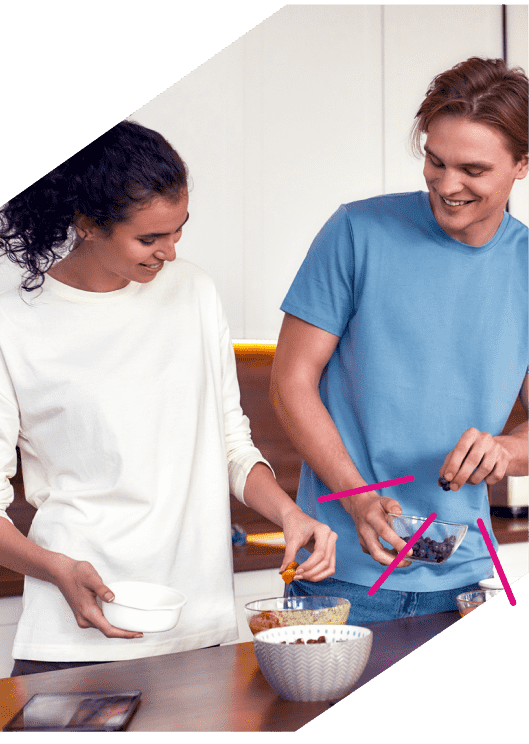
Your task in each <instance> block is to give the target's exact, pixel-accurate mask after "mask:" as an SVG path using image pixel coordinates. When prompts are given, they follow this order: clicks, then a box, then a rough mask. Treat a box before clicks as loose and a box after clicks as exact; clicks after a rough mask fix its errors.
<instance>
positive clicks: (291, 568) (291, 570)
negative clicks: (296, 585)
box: [281, 561, 299, 584]
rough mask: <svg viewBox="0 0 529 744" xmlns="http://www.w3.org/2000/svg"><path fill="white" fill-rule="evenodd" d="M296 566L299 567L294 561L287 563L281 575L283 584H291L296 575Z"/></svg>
mask: <svg viewBox="0 0 529 744" xmlns="http://www.w3.org/2000/svg"><path fill="white" fill-rule="evenodd" d="M298 566H299V563H296V561H292V563H289V564H288V566H287V567H286V568H285V570H284V571H283V573H282V574H281V576H282V578H283V581H284V582H285V584H290V583H291V582H292V580H293V578H294V576H295V574H296V568H297V567H298Z"/></svg>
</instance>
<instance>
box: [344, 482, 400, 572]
mask: <svg viewBox="0 0 529 744" xmlns="http://www.w3.org/2000/svg"><path fill="white" fill-rule="evenodd" d="M341 502H342V506H343V507H344V509H345V510H346V511H347V512H348V514H350V515H351V517H352V518H353V520H354V523H355V526H356V532H357V534H358V540H359V542H360V547H361V548H362V550H363V551H364V553H368V554H369V555H370V556H371V557H372V558H373V559H374V560H375V561H377V562H378V563H381V564H382V565H383V566H389V564H390V563H391V562H392V561H393V560H394V559H395V556H394V555H392V554H391V553H390V552H389V551H388V550H386V549H385V548H383V547H382V545H381V543H380V540H379V538H382V539H383V540H385V541H386V542H388V543H389V544H390V545H392V546H393V547H394V548H395V550H396V551H397V553H400V551H401V550H402V548H403V547H404V546H405V545H406V542H405V541H404V540H403V539H402V538H400V537H399V536H398V535H397V533H396V532H394V531H393V530H392V529H391V527H390V526H389V524H388V523H387V515H388V513H390V512H391V513H392V514H402V509H401V507H400V504H399V502H398V501H395V499H391V498H389V496H379V495H378V493H376V492H375V491H369V492H367V493H360V494H356V495H354V496H346V497H345V498H342V499H341ZM411 554H412V551H411V550H410V551H409V552H408V555H411ZM407 566H411V561H407V560H404V559H403V560H401V561H400V563H399V564H398V565H397V566H396V568H404V567H407Z"/></svg>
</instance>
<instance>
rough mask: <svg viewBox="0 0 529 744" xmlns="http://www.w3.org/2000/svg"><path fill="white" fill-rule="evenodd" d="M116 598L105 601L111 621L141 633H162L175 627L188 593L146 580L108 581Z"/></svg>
mask: <svg viewBox="0 0 529 744" xmlns="http://www.w3.org/2000/svg"><path fill="white" fill-rule="evenodd" d="M107 586H108V588H109V589H110V590H111V591H112V592H113V593H114V596H115V599H114V601H113V602H103V603H102V608H103V615H104V616H105V617H106V619H107V620H108V622H109V623H110V624H111V625H114V627H116V628H121V630H134V631H136V632H138V633H160V632H161V631H164V630H170V629H171V628H174V627H175V625H176V624H177V622H178V619H179V617H180V612H181V611H182V607H183V606H184V605H185V603H186V602H187V597H186V596H185V594H182V592H178V591H177V590H176V589H171V588H170V587H168V586H160V585H159V584H150V583H148V582H146V581H114V582H111V583H109V584H107Z"/></svg>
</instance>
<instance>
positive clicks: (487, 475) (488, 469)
mask: <svg viewBox="0 0 529 744" xmlns="http://www.w3.org/2000/svg"><path fill="white" fill-rule="evenodd" d="M507 442H508V437H505V436H504V437H493V436H492V435H491V434H488V433H487V432H481V431H478V430H477V429H475V428H471V429H467V430H466V431H465V433H464V434H463V435H462V436H461V437H460V439H459V441H458V443H457V444H456V446H455V447H454V449H453V450H452V451H451V452H449V453H448V455H447V456H446V459H445V461H444V463H443V466H442V468H441V470H440V475H441V476H442V477H443V478H446V480H447V481H450V488H451V489H452V491H457V490H458V489H459V488H461V486H462V485H463V484H464V483H467V482H468V483H472V484H473V485H477V484H478V483H481V481H483V480H484V481H485V483H487V484H488V485H490V486H492V485H494V483H498V481H500V480H501V479H502V478H503V477H504V476H505V474H506V472H507V469H508V467H509V463H510V460H511V454H510V452H509V450H508V448H507V447H506V446H505V443H507Z"/></svg>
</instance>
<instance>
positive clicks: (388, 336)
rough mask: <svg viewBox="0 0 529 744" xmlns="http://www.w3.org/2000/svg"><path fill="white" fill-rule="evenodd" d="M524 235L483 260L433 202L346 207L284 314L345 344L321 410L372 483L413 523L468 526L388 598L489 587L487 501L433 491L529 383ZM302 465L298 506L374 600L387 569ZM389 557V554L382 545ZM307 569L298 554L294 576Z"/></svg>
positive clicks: (397, 582)
mask: <svg viewBox="0 0 529 744" xmlns="http://www.w3.org/2000/svg"><path fill="white" fill-rule="evenodd" d="M527 257H528V229H527V227H526V226H525V225H523V224H522V223H520V222H518V221H517V220H515V219H514V218H513V217H511V216H510V215H508V214H505V215H504V218H503V221H502V223H501V225H500V227H499V228H498V230H497V232H496V234H495V236H494V237H493V238H492V240H490V241H489V242H488V243H486V244H485V245H482V246H479V247H474V246H470V245H466V244H464V243H461V242H459V241H457V240H455V239H453V238H451V237H450V236H449V235H447V234H446V233H445V232H444V231H443V230H442V229H441V228H440V226H439V225H438V223H437V221H436V220H435V218H434V216H433V213H432V210H431V207H430V203H429V199H428V194H427V193H425V192H415V193H405V194H392V195H387V196H381V197H377V198H372V199H367V200H364V201H358V202H353V203H351V204H346V205H342V206H341V207H340V208H339V209H338V210H337V212H336V213H335V214H334V215H333V216H332V217H331V219H330V220H329V221H328V222H327V223H326V224H325V226H324V227H323V229H322V230H321V231H320V233H319V234H318V235H317V237H316V239H315V240H314V242H313V244H312V246H311V248H310V250H309V252H308V254H307V257H306V259H305V261H304V262H303V264H302V266H301V268H300V270H299V272H298V274H297V276H296V278H295V279H294V282H293V284H292V286H291V288H290V290H289V292H288V294H287V296H286V298H285V301H284V302H283V304H282V306H281V309H282V310H283V311H284V312H287V313H290V314H291V315H295V316H296V317H298V318H301V319H303V320H305V321H307V322H308V323H311V324H312V325H314V326H317V327H319V328H322V329H323V330H325V331H328V332H329V333H332V334H334V335H336V336H339V337H340V341H339V343H338V345H337V347H336V349H335V351H334V353H333V355H332V357H331V359H330V360H329V363H328V364H327V366H326V367H325V369H324V371H323V374H322V377H321V380H320V395H321V399H322V401H323V403H324V405H325V406H326V408H327V409H328V411H329V412H330V414H331V417H332V419H333V420H334V422H335V424H336V426H337V428H338V431H339V433H340V435H341V437H342V440H343V442H344V445H345V447H346V449H347V451H348V452H349V454H350V456H351V458H352V460H353V462H354V463H355V465H356V467H357V468H358V470H359V472H360V474H361V475H362V477H363V478H364V480H365V481H366V482H367V483H378V482H381V481H386V480H391V479H394V478H400V477H403V476H406V475H413V476H414V481H412V482H409V483H406V484H403V485H400V486H394V487H391V488H388V489H384V490H383V491H380V492H379V493H380V495H381V496H382V495H384V496H391V497H392V498H394V499H396V500H397V501H398V502H399V503H400V505H401V506H402V511H403V514H411V515H415V516H424V517H427V516H428V515H429V514H430V513H431V512H435V513H436V514H437V519H439V520H441V521H444V522H459V523H464V524H467V525H468V527H469V529H468V532H467V535H466V537H465V539H464V540H463V542H462V544H461V545H460V547H459V549H458V550H457V551H456V552H455V553H454V555H453V556H452V557H451V558H450V559H449V560H448V561H447V562H446V563H444V564H441V565H433V566H429V565H425V564H422V563H413V564H412V565H411V566H410V567H409V568H401V569H396V570H395V571H393V572H392V574H391V575H390V576H389V578H388V579H387V580H386V581H385V583H384V589H394V590H400V591H413V592H415V591H437V590H438V591H442V590H445V589H452V588H456V587H460V586H465V585H467V584H471V583H474V582H476V581H479V580H480V579H483V578H486V577H489V576H492V573H493V565H492V560H491V558H490V554H489V552H488V550H487V546H486V545H485V542H484V540H483V537H482V536H481V533H480V531H479V528H478V526H477V523H476V520H477V518H478V517H481V518H482V519H483V521H484V523H485V525H486V527H487V530H488V532H489V535H491V538H492V539H493V543H494V545H495V548H496V547H497V542H496V541H495V538H494V537H493V535H492V529H491V523H490V509H489V503H488V497H487V487H486V484H485V483H484V482H482V483H481V484H479V485H477V486H476V485H471V484H468V483H467V484H465V485H464V486H463V487H462V488H460V489H459V491H457V492H453V491H449V492H446V491H444V490H443V489H441V488H440V487H439V486H438V484H437V479H438V477H439V470H440V468H441V466H442V464H443V462H444V460H445V458H446V455H447V454H448V453H449V452H450V451H451V450H452V449H453V448H454V446H455V445H456V443H457V442H458V440H459V438H460V437H461V435H462V434H463V432H464V431H466V430H467V429H469V428H470V427H476V428H477V429H478V430H480V431H485V432H489V433H490V434H492V435H493V436H494V435H498V434H500V433H501V431H502V429H503V427H504V425H505V422H506V420H507V418H508V416H509V414H510V412H511V410H512V407H513V405H514V403H515V401H516V397H517V395H518V393H519V391H520V388H521V386H522V383H523V380H524V375H525V374H526V371H527V358H528V350H527V334H528V327H527V326H528V324H527V271H528V265H527ZM328 493H329V489H328V488H327V487H326V486H325V485H324V484H323V483H322V482H321V480H319V478H318V477H317V476H316V475H315V474H314V473H313V472H312V471H311V469H310V468H309V467H308V466H307V465H306V463H303V466H302V472H301V479H300V484H299V490H298V497H297V503H298V504H299V505H300V507H301V508H302V509H303V511H305V512H306V513H308V514H310V515H311V516H313V517H315V518H316V519H318V520H320V521H321V522H324V523H326V524H328V525H329V526H330V527H331V528H332V529H333V530H334V531H335V532H337V534H338V541H337V544H336V557H337V563H336V572H335V574H334V578H336V579H341V580H342V581H349V582H351V583H355V584H362V585H364V586H372V585H373V584H374V583H375V581H376V580H377V579H378V578H379V577H380V575H381V573H382V571H383V570H384V567H383V566H381V565H380V564H379V563H377V562H375V561H374V560H373V558H371V556H369V555H366V554H365V553H363V552H362V549H361V548H360V544H359V542H358V537H357V534H356V529H355V525H354V522H353V520H352V518H351V517H350V516H349V514H347V512H346V511H345V510H344V508H343V506H342V505H341V503H340V501H339V500H338V499H337V500H331V501H327V502H324V503H322V504H320V503H319V502H318V501H317V500H316V499H317V497H318V496H321V495H325V494H328ZM386 547H388V546H387V545H386ZM307 556H308V553H307V552H306V551H305V550H302V551H300V553H299V554H298V558H297V560H298V562H300V563H301V562H302V560H305V559H306V558H307Z"/></svg>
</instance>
